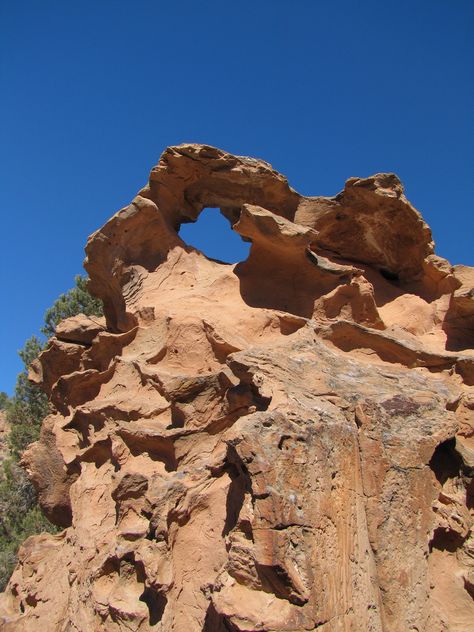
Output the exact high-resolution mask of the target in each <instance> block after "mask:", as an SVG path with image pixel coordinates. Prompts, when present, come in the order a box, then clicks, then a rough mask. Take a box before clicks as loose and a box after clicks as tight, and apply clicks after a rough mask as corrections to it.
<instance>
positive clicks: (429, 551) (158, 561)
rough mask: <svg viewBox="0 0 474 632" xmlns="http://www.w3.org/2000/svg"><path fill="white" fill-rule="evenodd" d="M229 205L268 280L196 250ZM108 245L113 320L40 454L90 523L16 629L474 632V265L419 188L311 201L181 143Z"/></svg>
mask: <svg viewBox="0 0 474 632" xmlns="http://www.w3.org/2000/svg"><path fill="white" fill-rule="evenodd" d="M206 206H218V207H220V208H221V210H222V212H223V214H224V215H225V217H227V218H228V219H229V221H230V222H231V224H232V225H233V228H234V229H235V230H236V231H237V232H238V233H239V234H240V235H241V236H243V237H244V238H246V239H249V240H251V242H252V246H251V250H250V254H249V257H248V259H247V261H245V262H242V263H239V264H237V265H229V264H223V263H219V262H216V261H213V260H210V259H207V258H206V257H205V256H204V255H203V254H202V253H200V252H199V251H197V250H196V249H194V248H192V247H190V246H188V245H186V244H185V243H184V242H183V241H182V240H181V238H180V237H179V234H178V230H179V227H180V224H181V223H183V222H188V221H195V220H196V219H197V218H198V216H199V213H200V212H201V210H202V209H203V208H204V207H206ZM86 251H87V260H86V269H87V270H88V272H89V274H90V277H91V288H92V291H93V292H94V293H95V294H96V295H97V296H98V297H100V298H101V299H102V300H103V301H104V305H105V314H106V323H105V325H104V326H102V324H101V323H99V325H97V324H95V323H94V324H91V323H86V322H85V321H84V317H82V316H80V317H78V318H77V319H76V320H74V321H72V320H71V319H69V320H68V321H66V322H65V323H63V324H60V325H59V326H58V329H57V332H56V333H57V336H56V338H53V339H52V341H51V342H50V343H49V346H48V348H47V349H46V351H45V352H44V353H43V354H42V356H41V357H40V359H39V361H38V363H36V364H35V366H34V367H33V368H32V378H33V379H34V380H35V382H36V383H38V384H41V385H42V386H43V388H44V389H45V391H46V392H47V393H48V394H49V395H50V398H51V401H52V403H53V405H54V406H55V407H56V409H57V412H56V413H55V414H54V415H51V416H50V417H48V418H47V420H46V421H45V422H44V424H43V429H42V433H41V438H40V440H39V442H37V443H35V444H33V445H32V446H30V448H29V449H28V450H27V451H26V453H25V454H24V456H23V463H24V465H25V467H26V469H27V471H28V472H29V473H30V476H31V478H32V480H33V483H34V484H35V486H36V488H37V489H38V494H39V500H40V503H41V505H42V507H43V509H44V511H45V512H46V514H47V515H48V516H49V517H50V519H51V520H52V521H53V522H55V523H56V524H59V525H60V526H63V527H65V529H64V531H63V532H62V533H61V534H59V535H55V536H52V535H41V536H34V537H32V538H29V539H28V540H27V541H26V542H25V543H24V545H23V546H22V548H21V550H20V554H19V563H18V566H17V568H16V570H15V572H14V573H13V576H12V578H11V580H10V583H9V584H8V586H7V589H6V591H5V593H4V594H3V595H2V596H1V598H0V613H1V615H0V616H1V617H2V618H1V619H0V620H1V621H2V625H3V627H2V629H4V630H6V631H7V632H8V631H13V632H19V631H20V630H21V631H22V632H23V631H26V632H29V631H33V630H34V631H35V632H36V631H40V632H41V631H43V630H44V631H45V632H46V631H48V632H50V631H53V632H63V631H64V630H80V631H81V632H83V631H84V632H86V631H89V630H90V631H94V632H96V631H97V632H100V631H104V632H105V631H114V630H117V631H118V630H134V631H137V632H145V631H151V630H157V631H158V630H160V631H162V632H181V631H184V630H186V632H187V631H189V632H198V631H199V632H225V631H229V630H232V631H234V632H235V631H240V632H250V631H252V632H253V631H255V632H256V631H260V632H265V631H266V632H284V631H285V632H303V631H308V632H309V631H310V630H316V629H317V630H321V631H324V632H337V631H339V630H347V631H349V630H351V631H360V632H365V631H371V632H382V631H383V632H406V631H407V630H410V631H412V632H414V631H415V630H416V631H418V632H431V631H432V630H436V631H440V632H441V631H442V632H447V631H455V632H468V631H470V630H471V629H472V621H473V619H474V606H473V600H472V597H473V594H474V580H473V577H474V562H473V560H474V538H473V534H472V524H473V520H472V507H473V495H474V487H473V483H472V474H473V469H472V468H473V463H474V456H473V455H474V390H473V384H474V353H473V351H472V346H473V345H472V333H473V330H474V323H473V321H472V318H473V313H474V312H473V308H472V297H473V294H474V293H473V289H472V286H473V277H472V274H473V271H472V269H471V268H467V267H464V266H455V267H452V266H451V265H450V264H449V262H447V261H446V260H444V259H441V258H440V257H437V256H436V255H435V254H434V253H433V244H432V242H431V234H430V231H429V228H428V227H427V225H426V224H425V223H424V222H423V220H422V218H421V216H420V214H419V213H418V211H416V210H415V209H414V208H413V207H412V206H411V205H410V203H409V202H408V200H407V199H406V198H405V197H404V195H403V188H402V185H401V183H400V181H399V180H398V178H397V177H396V176H394V175H393V174H377V175H375V176H372V177H370V178H365V179H357V178H351V179H350V180H348V181H347V183H346V186H345V188H344V190H343V192H342V193H340V194H339V195H336V196H335V197H332V198H327V197H326V198H323V197H316V198H308V197H304V196H300V195H299V194H298V193H296V192H295V191H293V190H292V189H291V188H290V187H289V185H288V183H287V181H286V179H285V178H284V177H283V176H282V175H280V174H278V173H277V172H275V171H274V170H273V169H272V168H271V166H270V165H268V164H267V163H265V162H263V161H259V160H255V159H251V158H246V157H239V156H232V155H230V154H227V153H226V152H223V151H221V150H219V149H215V148H212V147H209V146H204V145H182V146H179V147H172V148H168V149H167V150H166V151H165V152H164V154H163V155H162V157H161V159H160V162H159V164H158V165H157V167H155V168H154V169H153V170H152V172H151V175H150V181H149V184H148V185H147V186H146V187H145V188H144V189H143V190H142V191H140V193H139V195H138V196H137V197H136V198H135V200H134V201H133V202H132V204H131V205H130V206H129V207H127V208H125V209H123V210H121V211H119V212H118V213H117V214H116V215H115V216H114V217H113V218H112V219H110V220H109V221H108V222H107V223H106V225H105V226H104V227H103V228H101V229H100V230H99V231H97V232H96V233H95V234H94V235H92V236H91V238H90V239H89V242H88V244H87V248H86Z"/></svg>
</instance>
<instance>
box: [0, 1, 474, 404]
mask: <svg viewBox="0 0 474 632" xmlns="http://www.w3.org/2000/svg"><path fill="white" fill-rule="evenodd" d="M473 30H474V3H473V2H472V0H449V1H448V0H420V1H417V0H397V1H391V0H387V1H385V2H380V1H377V2H375V1H372V0H363V1H362V2H356V1H355V0H354V1H352V2H351V1H349V0H341V1H337V0H333V1H330V0H326V1H322V0H305V1H303V0H293V1H292V2H290V1H289V0H253V1H252V2H248V1H247V0H240V1H239V2H223V1H222V0H220V1H208V2H207V1H205V0H202V1H201V2H197V1H187V0H181V1H175V2H171V1H169V0H168V1H166V2H163V1H161V0H154V1H143V0H134V1H133V2H132V1H130V0H128V1H123V0H122V1H121V0H116V1H114V2H112V1H109V0H100V1H97V0H95V1H91V0H82V1H81V2H65V1H64V0H60V1H53V0H41V1H38V2H36V1H32V0H25V1H23V2H18V1H17V0H1V2H0V58H1V88H2V90H1V92H2V97H1V99H0V116H1V123H2V132H1V139H0V182H1V207H2V232H1V248H0V256H1V258H2V261H1V284H2V291H1V296H2V310H1V318H2V323H1V340H2V342H1V354H0V358H1V367H0V390H6V391H8V392H11V391H12V388H13V385H14V381H15V376H16V374H17V372H18V371H19V370H20V368H21V363H20V361H19V359H18V358H17V355H16V351H17V349H19V348H20V347H21V346H22V345H23V342H24V341H25V339H26V338H28V337H29V336H30V335H31V334H33V333H35V332H37V331H38V330H39V328H40V326H41V324H42V320H43V314H44V312H45V310H46V309H47V307H48V306H49V305H50V304H51V303H52V302H53V301H54V299H55V298H56V297H57V296H58V295H59V294H60V293H61V292H64V291H65V290H67V289H68V288H69V287H70V286H71V285H72V284H73V278H74V275H75V274H77V273H79V272H80V271H81V269H82V259H83V247H84V244H85V241H86V238H87V236H88V235H89V234H90V233H91V232H93V231H94V230H95V229H97V228H98V227H99V226H101V224H103V223H104V222H105V221H106V220H107V219H108V218H109V217H110V216H111V215H112V214H113V213H114V212H115V211H116V210H118V209H119V208H120V207H122V206H124V205H125V204H127V203H128V202H129V201H130V200H131V199H132V197H133V196H134V194H135V192H136V191H137V190H138V189H139V188H140V187H141V186H142V185H143V184H144V183H145V181H146V179H147V175H148V172H149V170H150V168H151V167H152V166H153V164H155V163H156V161H157V160H158V157H159V155H160V153H161V152H162V150H163V149H164V148H165V147H166V146H167V145H171V144H178V143H181V142H202V143H208V144H212V145H216V146H218V147H222V148H223V149H226V150H228V151H230V152H233V153H237V154H244V155H250V156H257V157H261V158H264V159H265V160H267V161H269V162H271V163H272V164H273V166H274V167H275V168H276V169H278V170H279V171H281V172H283V173H284V174H286V175H287V176H288V178H289V181H290V184H291V185H292V186H293V187H294V188H296V189H297V190H298V191H300V192H301V193H304V194H315V195H318V194H322V195H333V194H335V193H336V192H338V191H339V190H340V189H341V188H342V186H343V183H344V181H345V180H346V179H347V178H348V177H350V176H367V175H370V174H372V173H375V172H378V171H394V172H396V173H397V174H398V175H399V176H400V177H401V179H402V181H403V182H404V184H405V188H406V193H407V195H408V197H409V199H410V200H411V201H412V202H413V203H414V204H415V206H417V207H418V208H419V209H420V210H421V211H422V213H423V214H424V216H425V218H426V219H427V221H428V222H429V224H430V225H431V227H432V229H433V233H434V237H435V240H436V242H437V252H438V254H440V255H442V256H445V257H447V258H449V259H450V260H451V261H452V262H454V263H460V262H463V263H470V264H471V265H472V264H474V257H473V248H472V242H473V233H474V231H473V223H474V222H473V211H472V200H473V199H474V190H473V188H474V187H473V178H472V175H473V173H472V172H473V147H474V142H473V141H474V139H473V136H474V134H473V127H474V123H473V111H474V108H473V100H474V99H473V37H472V33H473ZM219 239H220V238H219ZM212 240H213V235H212V234H208V235H207V243H209V242H212ZM214 240H215V237H214Z"/></svg>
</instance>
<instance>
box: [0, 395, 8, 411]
mask: <svg viewBox="0 0 474 632" xmlns="http://www.w3.org/2000/svg"><path fill="white" fill-rule="evenodd" d="M7 404H8V395H7V394H6V393H5V392H3V391H0V410H5V408H6V407H7Z"/></svg>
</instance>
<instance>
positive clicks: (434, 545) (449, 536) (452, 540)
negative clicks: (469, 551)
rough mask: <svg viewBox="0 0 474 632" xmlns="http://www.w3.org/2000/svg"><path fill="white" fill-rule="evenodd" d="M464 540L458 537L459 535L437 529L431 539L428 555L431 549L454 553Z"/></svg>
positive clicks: (440, 528)
mask: <svg viewBox="0 0 474 632" xmlns="http://www.w3.org/2000/svg"><path fill="white" fill-rule="evenodd" d="M464 540H465V538H463V537H462V536H461V535H459V533H456V532H455V531H449V530H446V529H443V528H442V527H438V528H437V529H435V530H434V533H433V537H432V539H431V542H430V553H431V551H432V550H433V549H438V550H439V551H448V552H449V553H455V552H456V551H457V550H458V549H459V548H461V546H462V545H463V543H464Z"/></svg>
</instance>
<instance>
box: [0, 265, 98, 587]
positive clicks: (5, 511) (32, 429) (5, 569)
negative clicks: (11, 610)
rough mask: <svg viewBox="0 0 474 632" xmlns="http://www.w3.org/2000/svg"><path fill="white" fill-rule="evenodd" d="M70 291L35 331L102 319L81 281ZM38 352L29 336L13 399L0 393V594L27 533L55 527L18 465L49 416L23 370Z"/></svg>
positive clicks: (41, 395)
mask: <svg viewBox="0 0 474 632" xmlns="http://www.w3.org/2000/svg"><path fill="white" fill-rule="evenodd" d="M75 282H76V285H75V287H74V288H72V289H71V290H69V291H68V292H66V293H65V294H61V296H60V297H59V298H58V299H57V301H55V303H54V304H53V306H52V307H50V308H49V309H48V310H47V312H46V314H45V319H44V320H45V324H44V327H42V328H41V331H42V332H43V333H44V334H45V335H47V336H51V335H54V330H55V327H56V325H57V324H58V322H59V321H60V320H62V319H63V318H68V317H69V316H75V315H76V314H79V313H83V314H86V315H88V316H92V315H96V316H101V315H102V304H101V302H100V301H99V300H98V299H95V298H93V297H92V296H91V295H90V294H89V293H88V292H87V279H86V278H85V277H81V276H77V277H76V279H75ZM43 348H44V344H43V343H42V341H41V340H40V339H39V338H38V337H36V336H32V337H31V338H29V339H28V340H27V341H26V343H25V345H24V347H23V349H21V350H20V351H19V355H20V357H21V359H22V360H23V364H24V369H23V371H22V372H21V373H20V374H19V375H18V377H17V382H16V386H15V393H14V395H13V397H11V398H9V397H8V396H7V395H6V393H0V409H1V410H5V412H6V418H7V422H8V424H9V425H10V432H9V435H8V448H9V456H8V458H6V459H5V460H4V461H3V463H2V464H1V466H0V591H2V590H3V589H4V588H5V586H6V584H7V582H8V580H9V578H10V575H11V573H12V571H13V568H14V567H15V564H16V555H17V551H18V548H19V546H20V544H21V543H22V542H23V541H24V540H25V539H26V538H27V537H29V536H30V535H33V534H35V533H39V532H42V531H47V532H50V533H54V532H55V531H56V527H54V526H53V525H51V524H50V523H49V522H48V520H47V519H46V518H45V517H44V516H43V514H42V513H41V510H40V508H39V506H38V504H37V499H36V493H35V490H34V488H33V486H32V484H31V482H30V481H29V479H28V477H27V476H26V474H25V472H24V471H23V469H22V468H21V467H20V466H19V460H20V457H21V453H22V452H23V451H24V450H25V449H26V448H27V446H28V445H29V444H30V443H31V442H32V441H36V440H37V439H38V437H39V432H40V428H41V423H42V421H43V419H44V418H45V417H46V415H47V414H48V412H49V403H48V399H47V397H46V395H45V394H44V393H43V392H42V391H41V390H40V389H39V388H38V387H37V386H35V385H34V384H31V383H30V382H29V381H28V367H29V365H30V364H31V363H32V362H33V360H35V359H36V358H37V357H38V356H39V354H40V353H41V351H42V350H43Z"/></svg>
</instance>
